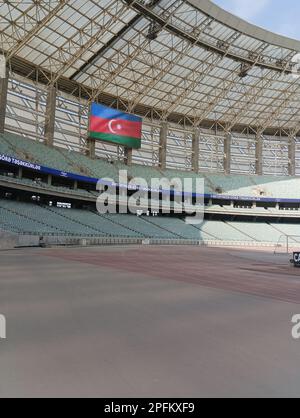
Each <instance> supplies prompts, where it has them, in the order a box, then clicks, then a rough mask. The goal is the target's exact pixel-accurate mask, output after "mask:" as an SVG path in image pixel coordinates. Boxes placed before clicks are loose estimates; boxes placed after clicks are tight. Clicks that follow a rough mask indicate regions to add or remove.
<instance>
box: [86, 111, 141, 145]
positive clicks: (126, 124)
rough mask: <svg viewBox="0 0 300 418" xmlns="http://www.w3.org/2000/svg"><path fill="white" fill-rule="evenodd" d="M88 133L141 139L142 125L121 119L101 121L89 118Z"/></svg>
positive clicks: (93, 117) (100, 119) (96, 118)
mask: <svg viewBox="0 0 300 418" xmlns="http://www.w3.org/2000/svg"><path fill="white" fill-rule="evenodd" d="M90 131H92V132H98V133H103V134H110V135H118V136H127V137H131V138H137V139H141V137H142V123H141V122H131V121H128V120H123V119H111V120H110V119H103V118H100V117H98V116H91V117H90Z"/></svg>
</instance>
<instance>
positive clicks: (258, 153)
mask: <svg viewBox="0 0 300 418" xmlns="http://www.w3.org/2000/svg"><path fill="white" fill-rule="evenodd" d="M255 173H256V174H257V175H259V176H262V174H263V135H262V134H261V133H257V135H256V145H255Z"/></svg>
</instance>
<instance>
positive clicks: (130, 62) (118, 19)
mask: <svg viewBox="0 0 300 418" xmlns="http://www.w3.org/2000/svg"><path fill="white" fill-rule="evenodd" d="M1 51H2V53H3V54H4V55H5V57H6V59H7V62H8V64H9V66H10V69H11V70H12V71H13V72H15V73H18V74H21V75H23V76H25V77H27V78H30V79H32V80H35V81H38V82H41V83H44V84H47V85H56V86H57V87H58V88H59V89H60V90H61V91H64V92H67V93H71V94H73V95H75V96H80V97H84V98H87V99H88V100H89V101H93V100H99V101H100V102H102V103H106V104H108V105H112V106H118V107H120V108H124V109H126V110H128V111H129V112H134V113H137V114H140V115H143V116H146V117H151V118H157V119H160V120H168V121H170V122H176V123H179V124H188V125H191V126H194V127H198V126H202V127H206V128H212V127H214V128H218V129H219V128H220V129H222V130H225V131H230V130H232V131H236V132H241V131H243V130H245V129H249V130H251V132H252V131H253V132H255V133H266V134H272V135H276V134H277V132H280V135H282V133H283V135H285V133H286V135H287V136H291V135H294V136H295V135H297V134H298V132H299V131H300V100H299V94H300V79H299V77H298V75H297V68H298V65H299V63H298V61H297V58H298V54H299V51H300V42H298V41H295V40H291V39H288V38H285V37H283V36H279V35H275V34H273V33H270V32H268V31H266V30H263V29H261V28H257V27H255V26H253V25H251V24H248V23H247V22H244V21H243V20H241V19H239V18H237V17H235V16H233V15H231V14H229V13H227V12H225V11H224V10H222V9H220V8H219V7H217V6H216V5H214V4H213V3H212V2H210V1H208V0H188V1H184V0H101V1H98V0H97V1H96V0H85V1H82V0H40V1H38V0H35V1H33V0H30V1H26V2H25V1H3V2H2V3H1V5H0V52H1Z"/></svg>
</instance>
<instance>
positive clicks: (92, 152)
mask: <svg viewBox="0 0 300 418" xmlns="http://www.w3.org/2000/svg"><path fill="white" fill-rule="evenodd" d="M87 155H88V157H90V158H96V140H95V139H94V138H88V139H87Z"/></svg>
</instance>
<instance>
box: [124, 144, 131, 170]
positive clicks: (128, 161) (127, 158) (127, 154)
mask: <svg viewBox="0 0 300 418" xmlns="http://www.w3.org/2000/svg"><path fill="white" fill-rule="evenodd" d="M124 162H125V164H126V165H128V166H130V165H132V148H127V147H125V148H124Z"/></svg>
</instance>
